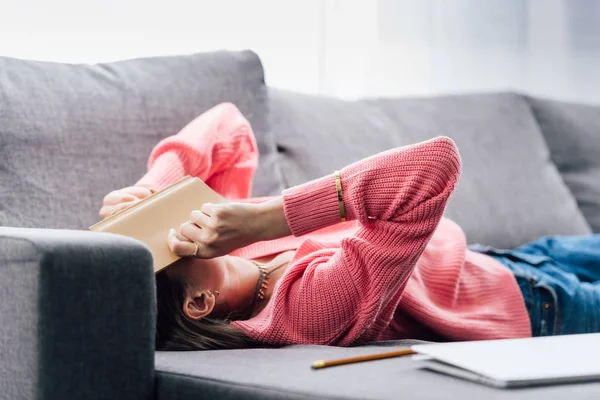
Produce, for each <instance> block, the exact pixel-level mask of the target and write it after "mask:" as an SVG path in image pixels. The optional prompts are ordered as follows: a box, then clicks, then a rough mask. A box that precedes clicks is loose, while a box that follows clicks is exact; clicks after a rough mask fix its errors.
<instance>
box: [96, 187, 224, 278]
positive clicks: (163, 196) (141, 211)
mask: <svg viewBox="0 0 600 400" xmlns="http://www.w3.org/2000/svg"><path fill="white" fill-rule="evenodd" d="M226 201H227V200H226V199H225V198H224V197H222V196H221V195H219V194H218V193H217V192H215V191H214V190H212V189H211V188H210V187H209V186H208V185H207V184H205V183H204V182H202V180H200V179H199V178H194V177H191V176H187V177H185V178H183V179H181V180H180V181H179V182H177V183H175V184H173V185H171V186H169V187H167V188H165V189H163V190H161V191H158V192H156V193H154V194H152V195H150V196H148V197H146V198H145V199H143V200H141V201H140V202H138V203H136V204H134V205H133V206H131V207H129V208H126V209H125V210H123V211H120V212H118V213H116V214H114V215H111V216H110V217H108V218H106V219H104V220H103V221H100V222H98V223H97V224H95V225H92V226H91V227H90V228H89V230H90V231H95V232H107V233H115V234H119V235H124V236H128V237H131V238H133V239H136V240H139V241H140V242H142V243H144V244H145V245H146V246H148V248H149V249H150V251H151V252H152V259H153V263H154V273H157V272H159V271H161V270H162V269H164V268H166V267H167V266H169V265H171V264H172V263H174V262H175V261H177V260H178V259H179V258H180V257H178V256H176V255H175V254H174V253H173V252H172V251H171V249H170V248H169V246H168V244H167V237H168V234H169V230H170V229H171V228H173V229H175V230H179V226H180V225H181V224H183V223H184V222H186V221H188V220H189V218H190V214H191V212H192V211H194V210H199V209H200V208H201V207H202V205H203V204H204V203H224V202H226Z"/></svg>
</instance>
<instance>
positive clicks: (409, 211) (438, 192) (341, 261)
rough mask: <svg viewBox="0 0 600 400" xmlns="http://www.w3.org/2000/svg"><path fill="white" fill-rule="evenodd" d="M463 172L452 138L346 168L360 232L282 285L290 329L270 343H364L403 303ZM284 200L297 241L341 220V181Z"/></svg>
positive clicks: (350, 214)
mask: <svg viewBox="0 0 600 400" xmlns="http://www.w3.org/2000/svg"><path fill="white" fill-rule="evenodd" d="M460 169H461V162H460V156H459V153H458V150H457V148H456V146H455V144H454V142H453V141H452V140H451V139H449V138H447V137H438V138H435V139H432V140H429V141H426V142H423V143H419V144H416V145H412V146H407V147H403V148H398V149H394V150H390V151H387V152H384V153H380V154H377V155H375V156H373V157H370V158H367V159H364V160H361V161H359V162H356V163H354V164H352V165H350V166H348V167H346V168H344V169H343V170H342V171H341V181H342V190H343V201H344V203H345V207H346V214H347V218H348V219H349V220H358V221H359V223H360V229H359V230H358V232H357V234H356V235H355V236H354V237H350V238H346V239H344V240H343V241H342V243H341V247H340V249H339V250H337V251H336V252H335V253H333V254H327V251H322V252H323V254H314V255H312V257H310V258H309V257H306V258H307V260H305V261H304V262H305V263H306V264H307V265H306V266H305V268H303V269H298V270H301V271H302V273H301V274H293V273H291V274H288V276H287V277H286V281H285V282H283V280H282V282H281V286H282V287H281V288H280V289H281V290H282V292H283V291H285V300H284V302H283V303H284V304H283V305H282V307H283V308H282V309H285V311H282V310H279V311H281V315H280V317H281V318H285V319H286V325H287V326H289V327H290V328H289V329H287V330H286V333H285V335H281V337H272V338H269V339H268V340H270V341H273V342H281V343H286V342H287V343H289V342H296V343H298V342H302V343H320V344H335V345H342V346H343V345H349V344H353V343H356V342H357V341H360V339H361V335H363V334H365V332H367V333H368V330H369V329H371V328H372V327H373V324H374V323H376V322H377V320H378V318H379V317H380V315H379V314H380V312H381V310H382V309H384V308H386V309H390V308H389V307H387V306H388V305H389V302H390V301H392V300H394V299H397V300H396V301H399V298H400V297H399V295H398V293H401V291H402V290H403V289H404V286H405V285H406V282H407V280H408V278H409V276H410V275H411V272H412V271H413V268H414V266H415V264H416V262H417V260H418V259H419V257H420V256H421V254H422V252H423V250H424V249H425V246H426V245H427V243H428V241H429V239H430V238H431V236H432V234H433V232H434V230H435V229H436V227H437V225H438V223H439V221H440V219H441V217H442V214H443V212H444V209H445V206H446V203H447V201H448V199H449V197H450V195H451V194H452V192H453V190H454V188H455V185H456V184H457V182H458V179H459V175H460ZM283 196H284V209H285V214H286V218H287V220H288V223H289V226H290V228H291V230H292V232H293V234H294V235H296V236H298V235H303V234H306V233H309V232H312V231H314V230H316V229H319V228H323V227H325V226H328V225H332V224H335V223H338V222H339V221H340V211H339V205H338V199H337V191H336V185H335V178H334V175H329V176H326V177H324V178H321V179H317V180H315V181H312V182H309V183H306V184H304V185H301V186H297V187H294V188H291V189H288V190H286V191H284V194H283ZM317 253H319V252H317ZM300 262H302V260H300ZM281 294H282V295H283V293H281ZM275 312H277V310H275ZM392 312H393V311H392ZM386 318H388V319H389V318H391V315H390V316H388V317H386ZM388 322H389V321H388ZM284 336H285V337H284ZM366 336H368V335H366ZM363 337H364V336H363Z"/></svg>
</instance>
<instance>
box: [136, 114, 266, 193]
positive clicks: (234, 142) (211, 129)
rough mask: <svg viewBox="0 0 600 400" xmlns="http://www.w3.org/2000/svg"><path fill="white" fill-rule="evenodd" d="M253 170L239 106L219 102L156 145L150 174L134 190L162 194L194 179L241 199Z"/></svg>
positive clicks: (252, 145)
mask: <svg viewBox="0 0 600 400" xmlns="http://www.w3.org/2000/svg"><path fill="white" fill-rule="evenodd" d="M257 165H258V150H257V146H256V140H255V138H254V134H253V132H252V128H251V127H250V124H249V123H248V121H247V120H246V119H245V118H244V116H243V115H242V114H241V113H240V111H239V110H238V109H237V107H235V106H234V105H233V104H229V103H223V104H219V105H218V106H216V107H214V108H212V109H210V110H208V111H206V112H205V113H203V114H202V115H200V116H199V117H198V118H196V119H195V120H193V121H192V122H190V123H189V124H188V125H187V126H186V127H184V128H183V129H182V130H181V131H180V132H179V133H178V134H177V135H174V136H170V137H168V138H166V139H164V140H162V141H161V142H160V143H159V144H158V145H156V147H155V148H154V149H153V150H152V153H151V154H150V158H149V160H148V173H146V175H144V177H142V179H140V180H139V181H138V182H137V184H136V185H137V186H148V187H152V188H154V189H156V190H160V189H163V188H165V187H167V186H169V185H171V184H173V183H175V182H177V181H178V180H179V179H181V178H183V177H185V176H186V175H192V176H196V177H198V178H200V179H202V180H203V181H204V182H206V183H207V184H208V185H209V186H210V187H212V188H213V189H214V190H215V191H216V192H218V193H219V194H221V195H222V196H224V197H226V198H228V199H232V200H235V199H243V198H247V197H249V196H250V190H251V184H252V177H253V175H254V171H255V169H256V167H257Z"/></svg>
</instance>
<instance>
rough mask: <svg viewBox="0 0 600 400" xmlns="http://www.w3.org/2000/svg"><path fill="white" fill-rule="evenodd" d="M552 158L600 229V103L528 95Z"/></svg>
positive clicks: (593, 227)
mask: <svg viewBox="0 0 600 400" xmlns="http://www.w3.org/2000/svg"><path fill="white" fill-rule="evenodd" d="M528 100H529V103H530V104H531V107H532V109H533V113H534V115H535V117H536V118H537V120H538V123H539V125H540V128H541V130H542V133H543V134H544V137H545V138H546V141H547V142H548V147H549V148H550V154H551V157H552V160H553V161H554V162H555V163H556V165H557V166H558V170H559V171H560V173H561V175H562V177H563V179H564V181H565V183H566V184H567V186H568V187H569V189H571V192H573V195H574V196H575V199H576V200H577V203H578V204H579V207H580V208H581V211H582V212H583V215H584V216H585V217H586V218H587V220H588V222H589V224H590V226H591V228H592V229H593V231H594V232H597V233H600V106H592V105H583V104H573V103H564V102H559V101H552V100H545V99H538V98H533V97H528Z"/></svg>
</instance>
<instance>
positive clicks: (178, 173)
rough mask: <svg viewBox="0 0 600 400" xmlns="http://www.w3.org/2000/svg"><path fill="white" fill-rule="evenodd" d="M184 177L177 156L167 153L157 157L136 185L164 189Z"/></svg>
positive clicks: (170, 152) (182, 167) (179, 159)
mask: <svg viewBox="0 0 600 400" xmlns="http://www.w3.org/2000/svg"><path fill="white" fill-rule="evenodd" d="M184 177H185V168H184V165H183V161H182V160H181V157H180V156H179V154H177V153H175V152H173V151H169V152H166V153H163V154H161V155H160V156H158V157H157V158H156V159H155V160H154V161H153V162H152V164H151V166H150V168H149V170H148V172H147V173H146V175H144V176H143V177H142V179H140V180H139V181H138V182H137V183H136V185H137V186H146V187H151V188H153V189H155V190H161V189H164V188H166V187H168V186H170V185H172V184H174V183H176V182H177V181H179V180H180V179H182V178H184Z"/></svg>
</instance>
